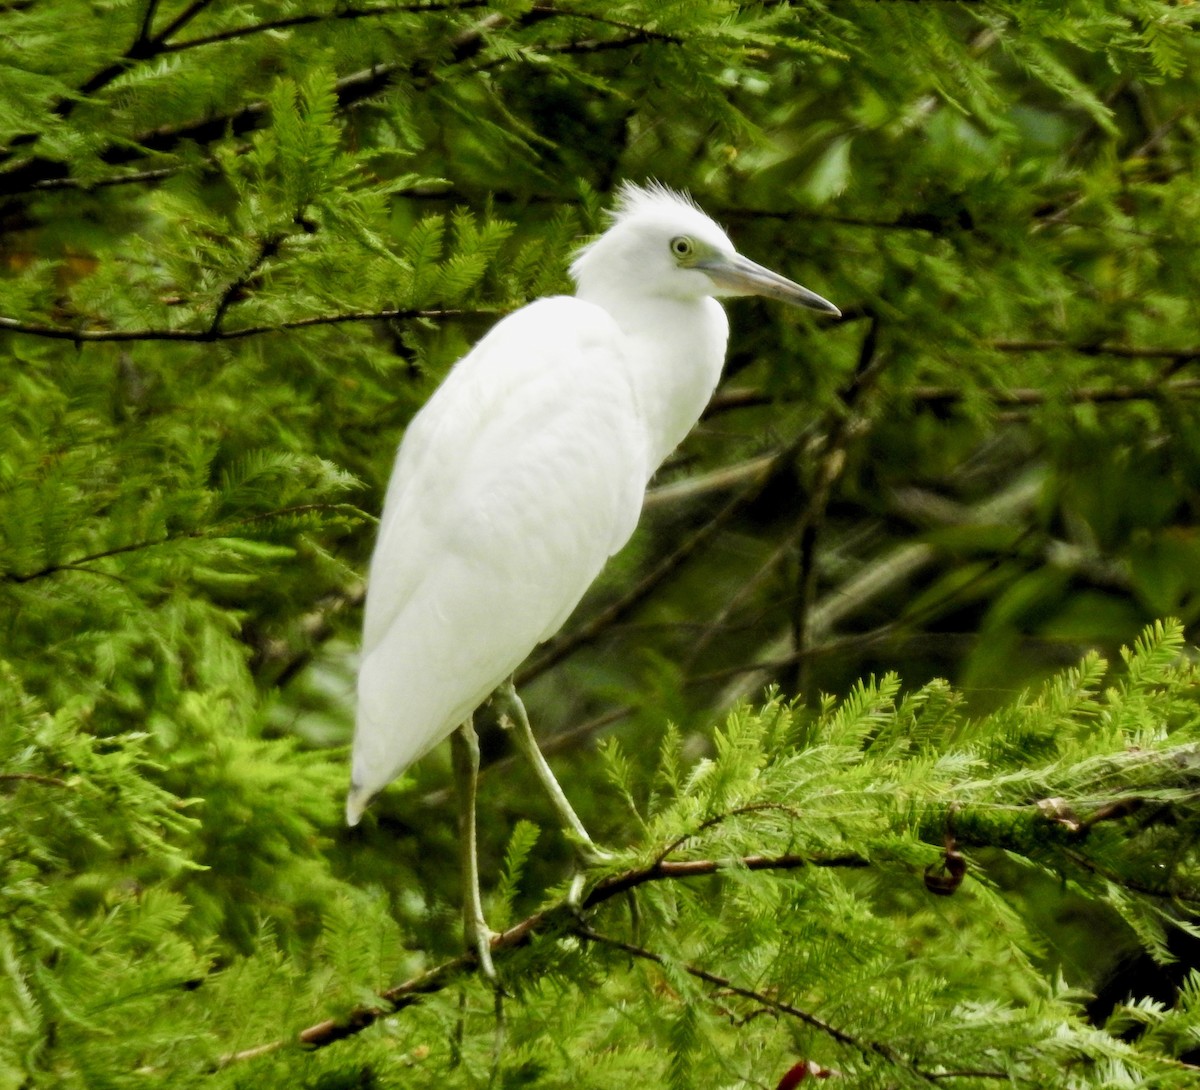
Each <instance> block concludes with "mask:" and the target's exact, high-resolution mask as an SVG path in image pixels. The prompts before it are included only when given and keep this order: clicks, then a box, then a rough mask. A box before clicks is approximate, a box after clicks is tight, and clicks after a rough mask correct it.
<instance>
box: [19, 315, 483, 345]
mask: <svg viewBox="0 0 1200 1090" xmlns="http://www.w3.org/2000/svg"><path fill="white" fill-rule="evenodd" d="M501 313H503V311H500V310H489V309H486V308H481V309H475V310H456V309H445V310H441V309H438V308H436V307H435V308H430V309H425V310H411V309H403V310H372V311H355V312H351V313H349V314H320V315H316V316H314V317H310V318H293V319H291V320H290V321H286V322H276V323H274V324H272V325H254V326H242V327H240V328H238V329H220V328H213V326H212V324H211V323H210V326H209V328H208V329H70V328H68V327H66V326H51V325H41V324H39V323H37V322H24V321H21V320H20V319H19V318H5V317H2V316H0V330H3V329H7V330H8V331H9V332H11V333H24V334H26V335H27V336H30V337H47V338H50V339H51V340H59V341H77V342H83V341H195V342H207V341H230V340H236V339H238V338H240V337H257V336H260V335H261V334H263V333H283V332H286V331H288V330H291V329H307V328H309V327H310V326H320V325H338V324H340V323H342V322H388V321H404V320H407V319H411V318H463V317H476V316H479V315H485V316H486V315H497V314H501Z"/></svg>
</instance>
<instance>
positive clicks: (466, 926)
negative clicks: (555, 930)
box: [450, 719, 497, 984]
mask: <svg viewBox="0 0 1200 1090" xmlns="http://www.w3.org/2000/svg"><path fill="white" fill-rule="evenodd" d="M450 756H451V761H452V763H453V765H454V779H455V782H456V783H457V785H458V800H459V809H458V820H459V830H458V843H459V851H460V852H461V855H460V861H461V864H462V883H463V931H464V933H465V935H466V940H467V945H468V947H470V948H471V949H473V950H474V951H475V954H476V956H477V957H478V958H479V970H480V972H482V973H483V975H484V976H485V977H486V978H487V979H488V980H489V981H491V982H492V983H493V984H496V982H497V977H496V967H495V966H494V965H493V964H492V943H491V940H492V932H491V931H490V930H489V929H488V925H487V921H486V920H485V919H484V918H483V901H482V898H481V897H480V895H479V857H478V855H477V854H476V850H475V785H476V781H477V779H478V776H479V739H478V738H477V737H476V735H475V725H474V723H472V722H471V720H470V719H467V721H466V722H465V723H463V725H462V726H461V727H459V728H458V730H456V731H455V732H454V733H453V734H452V735H451V736H450Z"/></svg>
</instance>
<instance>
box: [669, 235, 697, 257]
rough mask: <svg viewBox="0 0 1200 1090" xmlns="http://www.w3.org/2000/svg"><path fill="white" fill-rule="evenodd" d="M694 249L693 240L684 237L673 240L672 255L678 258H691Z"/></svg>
mask: <svg viewBox="0 0 1200 1090" xmlns="http://www.w3.org/2000/svg"><path fill="white" fill-rule="evenodd" d="M694 248H695V247H694V246H693V245H692V240H691V239H690V238H685V237H684V236H683V235H680V236H679V237H678V238H673V239H671V253H673V254H674V255H675V256H676V257H691V255H692V250H693V249H694Z"/></svg>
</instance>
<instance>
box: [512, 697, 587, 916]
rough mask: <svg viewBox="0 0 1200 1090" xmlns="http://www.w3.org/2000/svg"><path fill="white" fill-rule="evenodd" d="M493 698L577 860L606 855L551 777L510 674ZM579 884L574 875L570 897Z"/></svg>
mask: <svg viewBox="0 0 1200 1090" xmlns="http://www.w3.org/2000/svg"><path fill="white" fill-rule="evenodd" d="M496 698H497V699H498V700H499V702H500V704H501V709H502V710H501V712H500V722H501V724H502V725H503V726H507V727H508V728H510V729H511V730H512V735H513V741H514V742H515V743H516V744H517V748H518V749H519V750H520V751H521V752H522V753H523V754H524V755H525V757H526V759H527V760H528V761H529V763H530V764H531V765H533V770H534V772H535V773H537V778H538V780H539V781H540V782H541V785H542V787H543V789H544V790H545V792H546V794H547V795H549V796H550V801H551V802H552V803H553V804H554V809H555V810H557V811H558V816H559V818H560V820H561V821H562V823H563V825H564V826H566V828H568V829H569V830H570V831H571V834H572V836H573V837H574V841H575V850H576V852H577V853H578V854H579V858H580V860H581V862H583V863H584V864H585V865H586V864H589V863H599V862H602V861H604V860H606V859H608V858H609V855H608V853H607V852H605V851H602V850H601V849H600V848H597V847H596V844H595V842H594V841H593V840H592V838H591V837H590V836H589V835H588V831H587V829H585V828H584V827H583V822H582V821H580V820H579V815H578V814H577V813H575V808H574V807H573V806H572V805H571V804H570V802H569V801H568V800H567V796H566V795H565V794H563V789H562V788H561V787H560V786H559V785H558V780H556V779H555V778H554V773H553V772H551V771H550V765H549V764H547V763H546V758H545V757H543V756H542V751H541V750H540V749H538V744H537V740H536V739H535V738H534V736H533V728H532V727H531V726H530V725H529V716H528V714H527V713H526V711H525V705H524V704H523V703H521V698H520V697H519V696H517V690H516V686H514V685H513V681H512V678H509V679H508V680H507V681H506V682H504V684H503V685H501V686H500V687H499V688H498V689H497V690H496ZM576 886H578V888H576ZM582 888H583V886H582V876H581V875H579V876H576V881H575V882H573V883H572V886H571V891H572V899H573V900H575V901H577V900H578V897H579V894H580V893H581V892H582Z"/></svg>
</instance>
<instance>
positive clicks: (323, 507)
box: [0, 503, 357, 584]
mask: <svg viewBox="0 0 1200 1090" xmlns="http://www.w3.org/2000/svg"><path fill="white" fill-rule="evenodd" d="M356 510H357V509H356V508H353V507H351V506H350V505H349V504H344V503H301V504H294V505H292V506H291V507H280V508H277V509H275V510H273V511H260V512H258V513H256V514H253V515H247V516H245V517H244V518H239V519H232V520H230V521H229V522H223V523H219V524H218V525H216V526H211V527H208V528H206V529H203V530H184V531H182V532H180V533H175V534H165V535H164V536H162V537H156V538H147V539H146V540H144V541H129V542H126V543H125V544H124V545H114V546H113V547H112V548H111V549H101V550H99V551H97V552H94V553H89V554H88V555H87V556H78V557H75V558H74V559H72V560H67V561H63V562H62V563H55V564H47V565H46V566H45V567H44V568H38V569H37V570H36V571H31V572H11V571H10V572H0V583H17V584H20V583H32V582H34V581H35V580H37V579H45V578H47V577H48V576H51V575H58V574H59V573H60V572H65V571H81V572H87V573H88V574H89V575H108V574H110V573H108V572H101V571H97V570H96V569H94V568H90V567H88V565H89V564H94V563H95V562H96V561H98V560H109V559H111V558H112V557H115V556H124V555H126V554H127V553H137V552H143V551H145V550H146V549H157V548H160V547H161V546H163V545H171V544H174V543H176V542H180V541H219V540H220V539H221V538H224V537H229V536H230V531H232V530H233V529H235V528H237V527H239V526H252V525H253V524H254V523H256V522H266V521H267V520H269V519H275V518H286V517H287V516H289V515H303V514H311V513H313V512H319V511H339V512H347V511H356Z"/></svg>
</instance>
